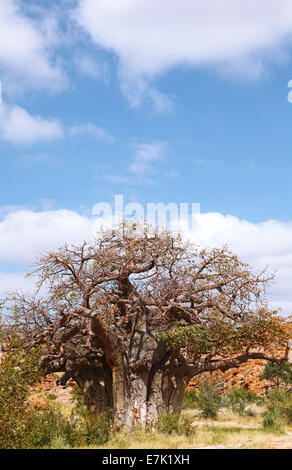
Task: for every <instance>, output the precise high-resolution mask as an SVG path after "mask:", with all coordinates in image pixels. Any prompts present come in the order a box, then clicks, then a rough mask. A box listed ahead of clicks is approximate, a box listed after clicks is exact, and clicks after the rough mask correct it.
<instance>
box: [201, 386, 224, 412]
mask: <svg viewBox="0 0 292 470" xmlns="http://www.w3.org/2000/svg"><path fill="white" fill-rule="evenodd" d="M196 401H197V407H198V409H199V410H201V412H202V415H203V416H204V418H216V417H217V415H218V412H219V410H220V408H221V406H222V399H221V396H220V394H219V392H218V390H217V389H216V385H215V384H214V383H213V382H208V381H206V382H203V383H202V384H201V385H200V387H199V392H198V394H197V398H196Z"/></svg>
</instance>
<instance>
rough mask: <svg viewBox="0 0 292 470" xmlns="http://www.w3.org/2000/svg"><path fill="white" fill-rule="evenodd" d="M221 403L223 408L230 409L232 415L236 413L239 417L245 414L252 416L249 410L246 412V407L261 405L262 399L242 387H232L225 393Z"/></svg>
mask: <svg viewBox="0 0 292 470" xmlns="http://www.w3.org/2000/svg"><path fill="white" fill-rule="evenodd" d="M223 401H224V404H225V406H226V407H227V408H231V409H232V411H233V412H234V413H238V414H239V415H240V416H243V415H245V414H249V415H250V416H253V413H252V411H251V410H246V407H247V405H249V404H251V403H256V404H261V403H262V402H263V399H262V398H261V397H259V396H258V395H256V394H255V393H253V392H251V391H249V390H246V389H245V388H244V387H233V388H231V389H230V390H228V391H227V392H226V393H225V395H224V398H223Z"/></svg>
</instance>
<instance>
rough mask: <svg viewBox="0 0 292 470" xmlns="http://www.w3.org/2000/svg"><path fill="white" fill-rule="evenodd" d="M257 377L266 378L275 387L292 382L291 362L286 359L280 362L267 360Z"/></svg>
mask: <svg viewBox="0 0 292 470" xmlns="http://www.w3.org/2000/svg"><path fill="white" fill-rule="evenodd" d="M259 378H260V379H261V380H268V381H269V382H270V383H271V386H273V387H276V388H277V389H278V388H279V387H280V386H281V385H283V384H285V385H288V384H292V364H290V363H289V362H286V361H285V362H282V363H280V364H277V363H274V362H267V364H266V365H265V368H264V371H263V373H262V374H261V375H260V377H259Z"/></svg>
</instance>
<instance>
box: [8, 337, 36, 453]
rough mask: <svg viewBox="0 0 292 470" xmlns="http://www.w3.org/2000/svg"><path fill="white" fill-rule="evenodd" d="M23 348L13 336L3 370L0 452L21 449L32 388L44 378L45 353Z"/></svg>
mask: <svg viewBox="0 0 292 470" xmlns="http://www.w3.org/2000/svg"><path fill="white" fill-rule="evenodd" d="M22 346H23V345H22V343H21V341H20V339H19V338H18V337H17V335H14V334H13V335H12V336H11V337H10V343H9V345H8V351H6V353H5V359H4V360H3V361H2V363H1V366H0V449H3V448H11V447H12V448H16V447H19V446H20V441H21V439H20V434H21V432H22V429H23V426H24V420H25V413H26V410H27V399H28V396H29V386H30V385H32V384H33V383H34V382H35V381H36V380H38V379H39V378H40V377H41V369H40V355H41V351H40V350H39V349H34V350H32V351H30V352H28V351H25V350H24V349H23V347H22Z"/></svg>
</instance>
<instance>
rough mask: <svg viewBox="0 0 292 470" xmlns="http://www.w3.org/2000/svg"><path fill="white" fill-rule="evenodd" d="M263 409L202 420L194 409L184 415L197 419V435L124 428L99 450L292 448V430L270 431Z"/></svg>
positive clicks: (288, 428) (226, 412)
mask: <svg viewBox="0 0 292 470" xmlns="http://www.w3.org/2000/svg"><path fill="white" fill-rule="evenodd" d="M262 413H263V407H258V415H257V416H255V417H254V416H253V417H250V416H238V415H237V414H235V413H232V412H230V411H228V410H222V411H220V413H219V416H218V418H217V419H216V420H212V419H205V418H202V417H198V415H197V413H196V411H195V410H193V409H185V410H184V411H183V414H185V415H187V416H188V417H193V426H194V427H195V432H194V434H193V435H190V436H179V435H175V434H171V435H166V434H162V433H158V432H152V431H143V430H142V429H139V428H135V429H132V430H131V429H123V430H121V431H120V432H118V433H113V434H112V435H111V438H110V440H109V441H108V442H107V443H106V444H105V445H103V446H99V447H96V446H95V447H93V446H92V447H88V448H98V449H195V448H205V447H215V448H227V449H228V448H230V449H232V448H234V449H265V448H290V449H292V427H287V426H286V427H285V428H284V429H283V431H279V432H277V431H269V430H265V429H263V426H262Z"/></svg>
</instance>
